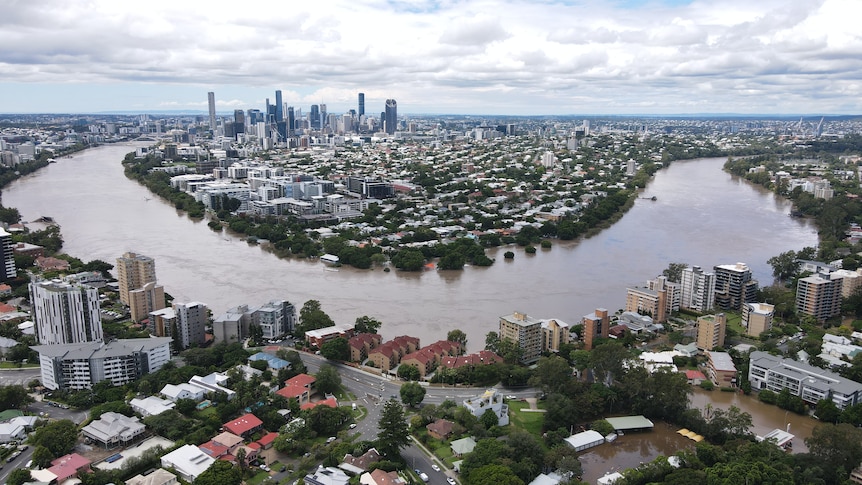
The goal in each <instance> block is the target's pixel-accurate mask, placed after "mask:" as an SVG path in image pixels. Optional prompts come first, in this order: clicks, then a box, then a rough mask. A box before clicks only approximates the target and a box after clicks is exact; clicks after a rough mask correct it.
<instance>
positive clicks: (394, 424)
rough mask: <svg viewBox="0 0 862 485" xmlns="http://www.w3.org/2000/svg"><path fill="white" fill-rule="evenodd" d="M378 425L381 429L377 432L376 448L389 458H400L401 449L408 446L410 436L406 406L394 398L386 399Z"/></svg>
mask: <svg viewBox="0 0 862 485" xmlns="http://www.w3.org/2000/svg"><path fill="white" fill-rule="evenodd" d="M377 426H378V428H379V429H380V431H379V432H378V433H377V444H376V448H377V449H378V450H379V451H380V452H381V453H382V454H383V456H385V457H386V458H387V459H390V460H398V459H399V451H400V450H401V448H403V447H404V446H407V442H408V440H407V437H408V436H409V430H408V428H407V420H406V419H405V418H404V408H402V407H401V405H400V404H398V402H397V401H395V400H394V399H390V400H388V401H386V402H385V403H384V404H383V411H382V412H381V413H380V420H379V421H378V423H377Z"/></svg>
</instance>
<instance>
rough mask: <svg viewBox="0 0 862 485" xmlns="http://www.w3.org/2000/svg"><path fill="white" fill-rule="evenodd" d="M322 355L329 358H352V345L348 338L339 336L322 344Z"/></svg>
mask: <svg viewBox="0 0 862 485" xmlns="http://www.w3.org/2000/svg"><path fill="white" fill-rule="evenodd" d="M320 355H322V356H324V357H326V358H327V359H329V360H350V346H349V345H348V343H347V339H346V338H344V337H338V338H334V339H332V340H330V341H329V342H326V343H325V344H323V345H321V346H320Z"/></svg>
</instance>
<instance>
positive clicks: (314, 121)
mask: <svg viewBox="0 0 862 485" xmlns="http://www.w3.org/2000/svg"><path fill="white" fill-rule="evenodd" d="M319 127H320V106H318V105H316V104H312V105H311V112H310V113H308V128H309V129H311V130H316V129H318V128H319Z"/></svg>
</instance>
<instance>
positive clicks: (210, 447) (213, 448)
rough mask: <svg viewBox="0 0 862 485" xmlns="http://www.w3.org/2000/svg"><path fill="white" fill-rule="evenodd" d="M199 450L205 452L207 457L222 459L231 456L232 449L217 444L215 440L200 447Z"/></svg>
mask: <svg viewBox="0 0 862 485" xmlns="http://www.w3.org/2000/svg"><path fill="white" fill-rule="evenodd" d="M198 448H200V449H201V451H203V452H204V453H206V454H207V455H209V456H211V457H213V458H216V459H218V458H221V457H223V456H225V455H227V454H229V453H228V452H229V451H230V449H229V448H228V447H227V446H224V445H222V444H219V443H216V442H215V441H213V440H209V441H207V442H206V443H203V444H201V445H199V446H198Z"/></svg>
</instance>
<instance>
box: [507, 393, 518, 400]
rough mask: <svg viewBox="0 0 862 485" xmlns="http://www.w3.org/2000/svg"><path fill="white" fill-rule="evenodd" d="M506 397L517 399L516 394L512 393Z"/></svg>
mask: <svg viewBox="0 0 862 485" xmlns="http://www.w3.org/2000/svg"><path fill="white" fill-rule="evenodd" d="M506 399H518V396H516V395H514V394H509V395H508V396H506Z"/></svg>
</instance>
